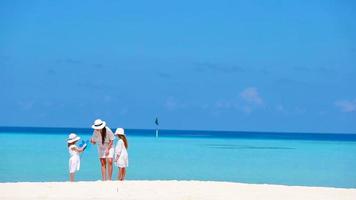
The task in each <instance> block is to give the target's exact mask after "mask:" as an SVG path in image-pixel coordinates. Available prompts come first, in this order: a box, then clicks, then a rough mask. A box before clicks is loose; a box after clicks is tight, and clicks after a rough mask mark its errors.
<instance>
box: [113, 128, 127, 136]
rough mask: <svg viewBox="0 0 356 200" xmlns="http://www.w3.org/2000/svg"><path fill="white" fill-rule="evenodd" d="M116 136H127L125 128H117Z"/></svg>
mask: <svg viewBox="0 0 356 200" xmlns="http://www.w3.org/2000/svg"><path fill="white" fill-rule="evenodd" d="M115 135H125V131H124V129H123V128H117V129H116V131H115Z"/></svg>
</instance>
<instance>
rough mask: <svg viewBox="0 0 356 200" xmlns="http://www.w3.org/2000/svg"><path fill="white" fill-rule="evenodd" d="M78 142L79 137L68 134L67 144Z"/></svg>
mask: <svg viewBox="0 0 356 200" xmlns="http://www.w3.org/2000/svg"><path fill="white" fill-rule="evenodd" d="M78 140H80V137H79V136H77V134H75V133H71V134H69V136H68V140H67V142H68V143H72V142H76V141H78Z"/></svg>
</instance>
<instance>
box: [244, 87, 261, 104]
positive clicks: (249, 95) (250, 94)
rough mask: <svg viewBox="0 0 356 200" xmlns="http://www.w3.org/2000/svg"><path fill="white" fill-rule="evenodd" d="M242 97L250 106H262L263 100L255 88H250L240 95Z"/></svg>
mask: <svg viewBox="0 0 356 200" xmlns="http://www.w3.org/2000/svg"><path fill="white" fill-rule="evenodd" d="M240 96H241V97H242V99H243V100H244V101H246V102H247V103H249V104H254V105H262V104H263V100H262V98H261V97H260V95H259V94H258V91H257V88H255V87H248V88H246V89H245V90H244V91H242V92H241V93H240Z"/></svg>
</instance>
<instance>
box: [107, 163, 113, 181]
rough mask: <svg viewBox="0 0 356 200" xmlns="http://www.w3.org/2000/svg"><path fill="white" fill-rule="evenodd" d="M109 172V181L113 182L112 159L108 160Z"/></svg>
mask: <svg viewBox="0 0 356 200" xmlns="http://www.w3.org/2000/svg"><path fill="white" fill-rule="evenodd" d="M108 172H109V177H108V179H109V180H111V178H112V158H108Z"/></svg>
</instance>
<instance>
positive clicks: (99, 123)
mask: <svg viewBox="0 0 356 200" xmlns="http://www.w3.org/2000/svg"><path fill="white" fill-rule="evenodd" d="M105 126H106V122H105V121H103V120H101V119H97V120H95V121H94V124H93V125H92V126H91V127H92V128H93V129H103V128H104V127H105Z"/></svg>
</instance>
